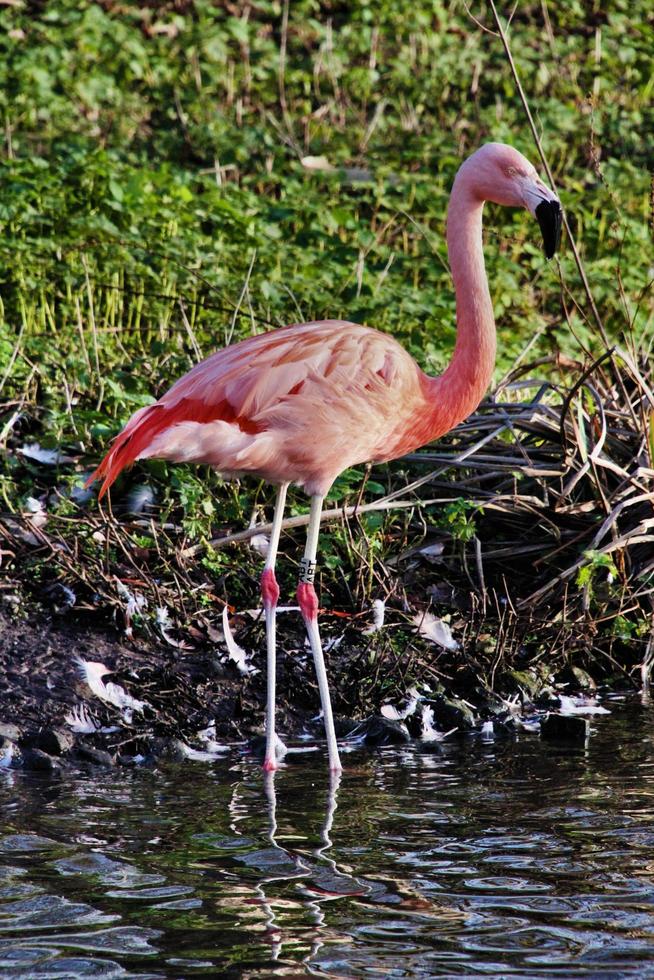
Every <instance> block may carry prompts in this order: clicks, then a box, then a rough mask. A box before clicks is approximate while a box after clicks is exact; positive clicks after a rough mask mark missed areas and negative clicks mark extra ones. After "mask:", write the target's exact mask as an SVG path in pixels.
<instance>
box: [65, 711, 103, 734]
mask: <svg viewBox="0 0 654 980" xmlns="http://www.w3.org/2000/svg"><path fill="white" fill-rule="evenodd" d="M64 721H65V722H66V724H67V725H68V727H69V728H71V729H72V730H73V731H74V732H77V734H78V735H94V734H95V732H97V730H98V729H99V727H100V725H99V724H98V723H97V721H95V719H94V718H92V717H91V713H90V711H89V709H88V708H87V707H86V705H85V704H81V705H75V707H74V708H73V709H72V710H71V711H69V712H68V714H67V715H66V716H65V718H64Z"/></svg>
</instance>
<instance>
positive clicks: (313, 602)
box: [297, 582, 318, 622]
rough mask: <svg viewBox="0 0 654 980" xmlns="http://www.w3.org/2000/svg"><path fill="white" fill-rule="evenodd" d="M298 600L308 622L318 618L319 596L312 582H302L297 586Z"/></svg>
mask: <svg viewBox="0 0 654 980" xmlns="http://www.w3.org/2000/svg"><path fill="white" fill-rule="evenodd" d="M297 601H298V602H299V604H300V609H301V611H302V615H303V617H304V619H305V620H306V621H307V622H309V621H311V620H314V619H317V618H318V596H317V595H316V590H315V589H314V587H313V585H312V584H311V583H310V582H300V584H299V585H298V587H297Z"/></svg>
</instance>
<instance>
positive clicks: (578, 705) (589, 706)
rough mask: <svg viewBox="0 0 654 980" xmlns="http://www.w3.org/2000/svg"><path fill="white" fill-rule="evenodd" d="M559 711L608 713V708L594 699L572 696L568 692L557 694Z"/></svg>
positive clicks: (567, 712) (577, 713)
mask: <svg viewBox="0 0 654 980" xmlns="http://www.w3.org/2000/svg"><path fill="white" fill-rule="evenodd" d="M558 697H559V711H560V712H561V714H562V715H610V714H611V712H610V711H609V710H608V708H602V707H601V706H600V705H599V704H596V703H595V702H594V701H586V700H584V699H583V698H573V697H570V696H569V695H568V694H559V696H558Z"/></svg>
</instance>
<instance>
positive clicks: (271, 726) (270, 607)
mask: <svg viewBox="0 0 654 980" xmlns="http://www.w3.org/2000/svg"><path fill="white" fill-rule="evenodd" d="M287 489H288V483H282V484H281V486H280V487H279V490H278V491H277V501H276V503H275V516H274V517H273V526H272V531H271V532H270V544H269V545H268V557H267V558H266V565H265V568H264V570H263V574H262V576H261V598H262V599H263V609H264V613H265V617H266V669H267V691H268V695H267V699H266V757H265V760H264V763H263V768H264V769H265V770H266V771H267V772H271V771H272V770H273V769H276V768H277V761H276V759H275V670H276V650H275V640H276V612H277V600H278V599H279V586H278V585H277V579H276V578H275V559H276V558H277V547H278V545H279V535H280V532H281V529H282V518H283V517H284V504H285V502H286V491H287Z"/></svg>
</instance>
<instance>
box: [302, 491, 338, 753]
mask: <svg viewBox="0 0 654 980" xmlns="http://www.w3.org/2000/svg"><path fill="white" fill-rule="evenodd" d="M322 501H323V498H322V497H312V498H311V512H310V515H309V527H308V530H307V544H306V548H305V549H304V558H303V559H302V563H301V566H300V581H299V584H298V587H297V597H298V602H299V603H300V609H301V610H302V616H303V618H304V625H305V626H306V628H307V635H308V637H309V643H310V644H311V652H312V654H313V661H314V663H315V665H316V676H317V678H318V689H319V691H320V701H321V703H322V712H323V716H324V719H325V734H326V735H327V751H328V753H329V768H330V769H331V770H332V771H334V772H340V769H341V761H340V759H339V757H338V746H337V744H336V733H335V731H334V718H333V715H332V703H331V700H330V698H329V684H328V683H327V671H326V670H325V658H324V657H323V652H322V643H321V642H320V632H319V630H318V598H317V596H316V592H315V589H314V587H313V580H314V577H315V574H316V553H317V551H318V533H319V531H320V514H321V511H322Z"/></svg>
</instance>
